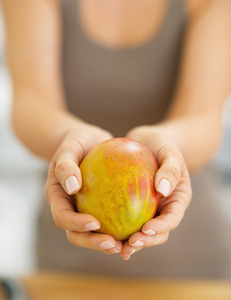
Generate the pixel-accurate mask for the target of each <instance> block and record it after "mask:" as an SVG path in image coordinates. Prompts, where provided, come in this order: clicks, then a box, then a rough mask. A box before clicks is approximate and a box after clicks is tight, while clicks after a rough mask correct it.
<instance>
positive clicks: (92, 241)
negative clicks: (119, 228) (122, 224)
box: [66, 230, 122, 253]
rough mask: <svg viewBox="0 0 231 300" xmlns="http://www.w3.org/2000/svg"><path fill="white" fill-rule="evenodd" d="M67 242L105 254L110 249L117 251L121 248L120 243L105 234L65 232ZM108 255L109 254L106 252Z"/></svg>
mask: <svg viewBox="0 0 231 300" xmlns="http://www.w3.org/2000/svg"><path fill="white" fill-rule="evenodd" d="M66 234H67V238H68V241H69V242H70V243H71V244H72V245H74V246H77V247H84V248H89V249H95V250H99V251H103V252H105V251H106V252H107V250H110V249H113V248H115V249H117V250H118V251H120V250H121V248H122V243H121V242H118V241H115V239H114V238H113V237H112V236H110V235H107V234H103V233H95V232H94V233H93V232H83V233H79V232H76V231H70V230H67V231H66ZM108 253H109V252H108Z"/></svg>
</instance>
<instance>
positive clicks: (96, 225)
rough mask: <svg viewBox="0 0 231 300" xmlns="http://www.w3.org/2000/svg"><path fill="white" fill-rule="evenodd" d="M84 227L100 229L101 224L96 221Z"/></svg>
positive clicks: (91, 229) (90, 229) (88, 229)
mask: <svg viewBox="0 0 231 300" xmlns="http://www.w3.org/2000/svg"><path fill="white" fill-rule="evenodd" d="M84 227H85V229H86V230H87V231H94V230H98V229H100V225H99V224H97V223H96V222H90V223H87V224H86V225H85V226H84Z"/></svg>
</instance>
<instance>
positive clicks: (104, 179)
mask: <svg viewBox="0 0 231 300" xmlns="http://www.w3.org/2000/svg"><path fill="white" fill-rule="evenodd" d="M157 169H158V163H157V161H156V159H155V157H154V155H153V154H152V152H151V151H150V150H149V149H148V148H146V147H145V146H143V145H141V144H140V143H138V142H136V141H134V140H131V139H128V138H114V139H111V140H108V141H105V142H103V143H101V144H100V145H98V146H96V147H95V148H94V149H92V150H91V151H90V152H89V153H88V154H87V155H86V157H85V158H84V159H83V161H82V162H81V164H80V170H81V174H82V188H81V190H80V191H79V192H78V193H77V194H76V197H75V201H76V207H77V210H78V212H80V213H86V214H91V215H93V216H95V217H96V218H97V219H98V220H99V222H100V224H101V228H100V229H99V230H97V232H102V233H106V234H109V235H111V236H113V237H114V238H115V239H116V240H121V241H124V240H127V239H128V238H129V237H130V235H132V234H133V233H135V232H137V231H139V230H140V229H141V228H142V226H143V224H144V223H146V222H147V221H148V220H149V219H151V218H153V217H154V215H155V212H156V210H157V207H158V198H157V196H156V192H155V190H154V177H155V173H156V171H157Z"/></svg>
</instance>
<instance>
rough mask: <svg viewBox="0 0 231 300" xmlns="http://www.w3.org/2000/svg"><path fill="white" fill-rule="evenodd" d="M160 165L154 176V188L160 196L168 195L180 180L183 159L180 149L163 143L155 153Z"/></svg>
mask: <svg viewBox="0 0 231 300" xmlns="http://www.w3.org/2000/svg"><path fill="white" fill-rule="evenodd" d="M156 158H157V161H158V164H159V166H160V168H159V170H158V171H157V173H156V176H155V189H156V191H157V192H159V193H160V194H161V195H162V196H164V197H167V196H169V195H170V194H171V193H172V191H173V190H174V189H175V187H176V186H177V184H178V183H179V182H180V180H181V174H182V169H183V166H184V159H183V156H182V154H181V153H180V151H178V150H177V149H175V148H174V147H172V146H171V145H165V146H164V147H162V148H161V150H160V151H159V152H158V155H157V157H156Z"/></svg>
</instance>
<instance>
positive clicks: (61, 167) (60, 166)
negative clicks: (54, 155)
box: [55, 161, 70, 177]
mask: <svg viewBox="0 0 231 300" xmlns="http://www.w3.org/2000/svg"><path fill="white" fill-rule="evenodd" d="M69 166H70V163H69V162H67V161H63V162H59V163H57V165H56V167H55V175H56V177H60V176H62V174H63V173H64V172H65V171H66V170H67V168H68V167H69Z"/></svg>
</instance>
